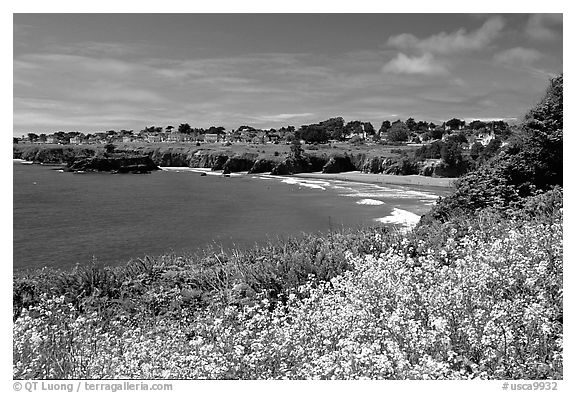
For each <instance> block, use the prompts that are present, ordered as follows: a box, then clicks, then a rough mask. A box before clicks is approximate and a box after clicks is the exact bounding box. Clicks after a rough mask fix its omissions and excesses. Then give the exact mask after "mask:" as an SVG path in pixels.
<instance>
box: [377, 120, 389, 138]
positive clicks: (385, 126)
mask: <svg viewBox="0 0 576 393" xmlns="http://www.w3.org/2000/svg"><path fill="white" fill-rule="evenodd" d="M390 127H391V125H390V120H384V121H383V122H382V125H381V126H380V129H379V130H378V133H379V134H380V135H382V134H384V133H386V132H388V130H389V129H390Z"/></svg>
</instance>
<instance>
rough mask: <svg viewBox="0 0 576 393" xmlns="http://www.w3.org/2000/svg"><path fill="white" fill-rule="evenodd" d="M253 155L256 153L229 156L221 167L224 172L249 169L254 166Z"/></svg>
mask: <svg viewBox="0 0 576 393" xmlns="http://www.w3.org/2000/svg"><path fill="white" fill-rule="evenodd" d="M255 157H256V155H254V154H250V155H247V154H245V155H242V156H237V157H236V156H235V157H229V158H228V159H227V160H226V162H225V163H224V165H223V167H222V169H223V170H224V173H232V172H244V171H249V170H250V169H251V168H252V167H253V166H254V162H255V159H256V158H255Z"/></svg>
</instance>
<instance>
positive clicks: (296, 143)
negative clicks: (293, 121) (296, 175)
mask: <svg viewBox="0 0 576 393" xmlns="http://www.w3.org/2000/svg"><path fill="white" fill-rule="evenodd" d="M302 154H304V149H302V143H300V140H299V139H294V140H293V141H292V143H291V144H290V155H291V156H292V157H293V158H294V159H295V160H300V159H301V158H302Z"/></svg>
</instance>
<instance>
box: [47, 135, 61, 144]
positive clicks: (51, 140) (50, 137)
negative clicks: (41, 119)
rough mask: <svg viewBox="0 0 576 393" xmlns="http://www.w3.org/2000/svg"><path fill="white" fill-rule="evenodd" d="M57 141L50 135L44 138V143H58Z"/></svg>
mask: <svg viewBox="0 0 576 393" xmlns="http://www.w3.org/2000/svg"><path fill="white" fill-rule="evenodd" d="M58 142H59V140H58V138H56V137H55V136H53V135H50V136H48V137H47V138H46V143H58Z"/></svg>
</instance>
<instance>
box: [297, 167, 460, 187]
mask: <svg viewBox="0 0 576 393" xmlns="http://www.w3.org/2000/svg"><path fill="white" fill-rule="evenodd" d="M295 177H300V178H305V179H324V180H342V181H351V182H360V183H370V184H399V185H418V186H431V187H445V188H450V187H452V184H453V182H454V181H455V180H456V179H457V178H455V177H428V176H420V175H406V176H403V175H386V174H382V173H363V172H360V171H353V172H343V173H322V172H313V173H298V174H297V175H295Z"/></svg>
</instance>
